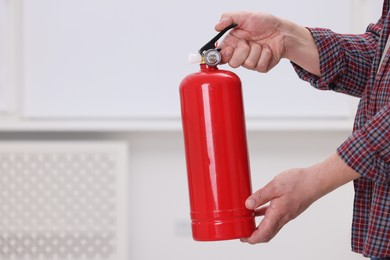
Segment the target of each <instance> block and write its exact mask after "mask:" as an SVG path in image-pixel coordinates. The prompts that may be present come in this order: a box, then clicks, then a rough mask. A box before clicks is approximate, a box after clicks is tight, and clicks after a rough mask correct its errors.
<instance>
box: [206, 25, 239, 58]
mask: <svg viewBox="0 0 390 260" xmlns="http://www.w3.org/2000/svg"><path fill="white" fill-rule="evenodd" d="M236 26H237V24H236V23H232V24H231V25H229V26H228V27H226V28H225V29H223V30H222V31H220V32H219V33H218V34H217V35H216V36H214V38H212V39H211V40H210V41H209V42H208V43H206V44H205V45H204V46H203V47H202V48H200V49H199V54H200V55H202V54H203V52H205V51H207V50H210V49H215V48H216V43H217V41H218V40H219V38H221V37H222V36H223V35H224V34H225V33H226V32H227V31H229V30H230V29H233V28H234V27H236Z"/></svg>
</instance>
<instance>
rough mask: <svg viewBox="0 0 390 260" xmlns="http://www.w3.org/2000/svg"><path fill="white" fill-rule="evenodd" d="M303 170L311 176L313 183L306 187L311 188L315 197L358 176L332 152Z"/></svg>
mask: <svg viewBox="0 0 390 260" xmlns="http://www.w3.org/2000/svg"><path fill="white" fill-rule="evenodd" d="M304 171H306V172H307V174H311V176H312V178H313V179H312V182H313V185H312V186H311V187H308V189H313V190H312V191H311V192H313V194H316V196H317V199H318V198H320V197H322V196H324V195H326V194H327V193H329V192H331V191H333V190H335V189H336V188H338V187H340V186H342V185H344V184H346V183H348V182H350V181H352V180H355V179H357V178H359V177H360V175H359V174H358V173H357V172H356V171H354V170H353V169H352V168H350V167H349V166H348V165H347V164H346V163H345V162H344V161H343V160H342V159H341V158H340V156H339V155H338V154H334V155H332V156H330V157H329V158H328V159H326V160H325V161H323V162H320V163H317V164H315V165H313V166H311V167H308V168H305V169H304Z"/></svg>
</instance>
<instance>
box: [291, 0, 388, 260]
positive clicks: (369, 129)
mask: <svg viewBox="0 0 390 260" xmlns="http://www.w3.org/2000/svg"><path fill="white" fill-rule="evenodd" d="M389 7H390V0H385V1H384V6H383V13H382V17H381V19H380V20H379V21H378V23H377V24H371V25H369V26H368V28H367V31H366V33H364V34H360V35H349V34H337V33H334V32H332V31H331V30H328V29H323V28H308V29H309V30H310V31H311V33H312V35H313V37H314V40H315V42H316V44H317V47H318V50H319V54H320V67H321V75H322V76H321V77H320V78H319V77H316V76H314V75H312V74H310V73H309V72H307V71H305V70H303V69H302V68H299V67H298V66H297V65H295V64H293V65H294V68H295V69H296V71H297V73H298V75H299V77H300V78H302V79H303V80H306V81H308V82H310V83H311V85H313V86H314V87H316V88H318V89H322V90H334V91H337V92H341V93H344V94H348V95H352V96H356V97H360V98H361V99H360V103H359V107H358V111H357V114H356V118H355V124H354V129H353V133H352V135H351V136H350V137H349V138H348V139H347V140H346V141H345V142H344V143H343V144H342V145H341V146H340V147H339V148H338V149H337V152H338V154H339V155H340V157H341V158H342V159H343V160H344V161H345V162H346V163H347V164H348V165H349V166H350V167H352V168H353V169H354V170H355V171H356V172H358V173H359V174H361V176H362V177H361V178H359V179H357V180H356V181H355V182H354V187H355V202H354V212H353V214H354V215H353V224H352V250H353V251H355V252H358V253H362V254H363V255H365V256H373V257H385V256H390V51H389V52H388V53H387V54H386V56H385V58H384V60H383V63H382V66H381V67H380V68H379V64H380V60H381V57H382V54H383V51H384V49H385V45H386V42H387V40H388V38H389V35H390V12H389ZM389 40H390V39H389Z"/></svg>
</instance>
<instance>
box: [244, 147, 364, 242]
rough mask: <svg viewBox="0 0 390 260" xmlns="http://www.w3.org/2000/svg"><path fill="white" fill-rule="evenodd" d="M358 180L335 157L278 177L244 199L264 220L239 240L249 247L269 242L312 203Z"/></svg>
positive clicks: (289, 171) (355, 174)
mask: <svg viewBox="0 0 390 260" xmlns="http://www.w3.org/2000/svg"><path fill="white" fill-rule="evenodd" d="M358 177H360V175H359V174H358V173H356V172H355V171H354V170H352V169H351V168H350V167H349V166H347V165H346V164H345V163H344V162H343V161H342V160H341V158H340V157H339V156H338V155H337V154H335V155H333V156H331V157H330V158H329V159H327V160H325V161H323V162H321V163H318V164H316V165H313V166H311V167H308V168H301V169H291V170H287V171H285V172H283V173H281V174H279V175H278V176H276V177H275V178H274V179H273V180H272V181H271V182H269V183H268V184H267V185H266V186H265V187H264V188H262V189H260V190H258V191H256V192H255V193H254V194H252V195H251V196H250V197H249V198H248V199H247V200H246V202H245V206H246V207H247V208H248V209H250V210H255V214H256V216H264V218H263V219H262V221H261V222H260V224H259V226H258V228H257V229H256V230H255V231H254V232H253V234H252V235H251V236H250V237H248V238H243V239H241V241H243V242H247V243H250V244H256V243H264V242H269V241H270V240H271V239H272V238H273V237H274V236H275V235H276V234H277V233H278V232H279V231H280V229H281V228H282V227H283V226H284V225H285V224H287V223H288V222H289V221H290V220H292V219H294V218H296V217H297V216H298V215H300V214H301V213H302V212H303V211H305V210H306V209H307V208H308V207H309V206H310V205H311V204H312V203H313V202H314V201H316V200H317V199H319V198H320V197H322V196H324V195H325V194H327V193H329V192H331V191H332V190H334V189H336V188H337V187H340V186H342V185H343V184H345V183H347V182H349V181H352V180H354V179H357V178H358ZM267 203H269V204H267ZM266 204H267V205H266Z"/></svg>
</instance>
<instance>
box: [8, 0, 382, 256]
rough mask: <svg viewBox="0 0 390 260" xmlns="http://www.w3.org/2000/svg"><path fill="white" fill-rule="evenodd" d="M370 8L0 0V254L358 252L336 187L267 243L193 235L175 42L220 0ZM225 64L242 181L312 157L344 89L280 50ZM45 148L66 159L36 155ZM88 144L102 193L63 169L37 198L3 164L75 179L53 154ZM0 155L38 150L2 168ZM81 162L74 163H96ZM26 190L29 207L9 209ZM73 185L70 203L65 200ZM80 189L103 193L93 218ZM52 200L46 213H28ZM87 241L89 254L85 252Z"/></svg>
mask: <svg viewBox="0 0 390 260" xmlns="http://www.w3.org/2000/svg"><path fill="white" fill-rule="evenodd" d="M381 7H382V1H380V0H345V1H341V2H340V1H337V0H326V1H325V0H318V1H313V0H295V1H263V0H260V1H249V0H241V1H230V0H229V1H221V2H218V1H217V2H210V1H205V0H199V1H196V2H191V1H190V2H185V1H178V0H168V1H163V2H161V1H151V2H137V1H129V0H110V1H108V0H77V1H76V0H67V1H64V0H35V1H23V0H0V147H3V149H1V151H0V169H2V172H3V174H2V173H0V190H3V191H4V192H0V204H3V205H7V206H3V207H2V208H1V209H0V210H1V212H2V214H1V216H2V217H0V218H2V219H3V221H0V259H8V258H12V257H14V258H20V259H30V258H31V256H34V257H37V256H38V257H41V258H42V259H56V258H57V259H65V258H66V259H85V258H87V259H88V258H91V259H118V260H120V259H134V260H149V259H200V258H202V259H221V258H224V259H237V258H241V259H249V258H258V259H285V258H289V259H318V260H320V259H324V260H325V259H326V260H328V259H362V257H361V256H359V255H356V254H354V253H352V252H351V250H350V226H351V219H352V201H353V187H352V184H348V185H346V186H344V187H342V188H340V189H338V190H337V191H335V192H333V193H332V194H329V195H327V196H326V197H324V198H322V199H321V200H320V201H318V202H317V203H315V204H314V205H313V206H312V207H311V208H309V209H308V210H307V211H306V212H305V213H304V214H302V216H300V217H299V218H298V219H296V220H294V221H292V222H291V223H289V224H288V225H287V226H286V227H285V228H284V229H283V230H282V231H281V232H280V233H279V234H278V236H277V237H276V238H275V239H274V240H272V241H271V242H270V243H268V244H262V245H255V246H250V245H247V244H242V243H240V242H239V241H224V242H212V243H200V242H195V241H193V240H192V238H191V229H190V217H189V202H188V192H187V180H186V169H185V159H184V145H183V140H182V131H181V122H180V103H179V84H180V81H181V80H182V79H183V78H184V77H185V76H186V75H188V74H190V73H193V72H196V71H197V70H198V66H197V65H189V64H187V60H186V59H187V55H188V53H195V52H197V50H198V49H199V48H200V47H202V46H203V45H204V44H205V43H206V42H207V41H209V40H210V39H211V38H212V37H213V36H214V35H215V34H216V32H215V31H214V25H215V24H216V22H217V21H218V20H219V18H220V16H221V14H222V13H224V12H227V11H241V10H251V11H264V12H270V13H273V14H275V15H277V16H281V17H284V18H286V19H290V20H293V21H295V22H297V23H299V24H301V25H304V26H308V27H326V28H331V29H332V30H333V31H335V32H340V33H363V32H364V31H365V28H366V26H367V25H368V24H369V23H375V22H376V21H377V19H378V18H379V16H380V13H381ZM221 68H224V69H230V68H229V67H228V66H227V65H223V66H221ZM232 70H233V69H232ZM233 71H234V72H235V73H236V74H237V75H238V76H239V77H240V78H241V80H242V83H243V91H244V102H245V111H246V118H247V130H248V145H249V154H250V160H251V172H252V184H253V190H257V189H258V188H260V187H262V186H263V185H265V184H266V183H267V182H268V181H269V180H271V179H272V177H273V176H275V175H276V174H278V173H280V172H281V171H283V170H285V169H288V168H292V167H305V166H309V165H311V164H313V163H316V162H319V161H321V160H323V159H325V158H326V157H327V156H329V155H330V154H332V153H334V151H335V149H336V148H337V147H338V146H339V145H340V144H341V143H342V142H343V141H344V140H345V139H346V138H347V137H348V135H349V134H350V132H351V129H352V122H353V117H354V113H355V111H356V105H357V102H358V100H356V99H355V98H351V97H346V96H342V95H340V94H336V93H331V92H326V91H318V90H314V89H313V88H311V87H310V86H309V85H308V84H307V83H305V82H302V81H300V80H299V79H298V77H297V76H296V75H295V73H294V71H293V69H292V67H291V65H290V64H289V62H288V61H282V62H281V64H280V65H279V66H278V67H277V68H275V69H274V70H273V71H271V72H270V73H267V74H260V73H256V72H253V71H246V70H244V69H234V70H233ZM69 144H70V146H69ZM91 144H93V145H92V147H93V149H92V148H91ZM94 145H97V146H94ZM112 146H115V147H116V148H115V149H113V148H112ZM43 147H50V149H44V151H45V152H41V150H40V149H43ZM118 151H119V152H118ZM89 153H92V155H91V156H89ZM53 154H54V155H55V156H54V157H55V158H57V157H56V156H57V155H58V154H59V155H63V154H65V155H66V156H64V157H61V156H60V158H63V161H61V160H62V159H61V160H60V161H61V162H62V163H58V164H54V165H52V166H51V167H52V168H48V166H47V164H48V163H47V164H45V160H52V155H53ZM86 155H88V156H86ZM122 155H124V156H122ZM18 156H19V157H18ZM20 156H21V157H20ZM26 156H27V157H26ZM96 156H97V157H98V158H100V157H99V156H102V158H103V159H104V158H106V159H107V160H108V162H107V165H108V166H107V165H106V166H101V168H102V167H103V169H106V168H104V167H108V168H109V169H111V170H112V171H107V172H109V174H107V176H106V177H107V178H106V177H104V174H103V173H102V174H103V177H104V178H103V177H102V178H101V179H99V180H100V182H99V183H100V184H99V185H101V186H102V187H101V189H103V190H105V193H104V194H105V195H104V196H105V197H104V196H103V197H102V196H100V195H99V194H101V192H100V188H96V189H93V191H94V192H95V193H91V194H90V193H88V188H85V187H84V188H83V187H82V186H80V190H78V188H77V187H79V186H77V185H74V187H73V189H71V188H69V189H68V188H66V187H65V186H66V183H67V179H65V180H64V181H63V182H58V186H59V189H61V187H62V186H64V187H65V188H64V189H63V190H64V192H65V194H64V195H63V196H62V197H59V199H58V200H53V199H52V198H53V196H49V195H48V196H42V197H40V195H39V194H41V192H42V191H44V190H45V189H46V187H47V188H49V187H50V186H51V185H50V181H48V183H46V184H44V185H34V184H33V185H31V187H30V186H29V187H30V188H29V189H27V188H23V187H25V186H26V184H25V182H27V181H26V180H27V179H28V180H29V181H30V180H31V179H30V178H27V177H26V178H27V179H26V178H25V179H24V178H19V177H17V176H18V172H19V171H22V170H23V167H28V168H29V171H28V172H29V173H28V174H32V175H28V174H26V176H33V175H34V174H35V173H36V172H38V171H40V172H41V173H42V172H44V173H45V174H47V175H50V174H53V172H58V171H60V172H66V174H68V175H69V176H73V177H75V176H76V177H77V176H78V174H79V172H78V171H73V172H69V171H67V170H66V169H67V166H66V165H71V167H75V168H80V167H81V166H80V165H84V164H83V163H80V162H86V161H88V160H89V159H88V158H94V159H93V160H92V159H91V162H96ZM10 158H11V159H10ZM15 158H17V159H18V158H19V159H18V160H27V159H23V158H36V162H38V163H31V161H30V159H28V160H27V161H29V164H28V166H23V167H22V166H18V167H19V168H18V167H16V166H15V167H16V168H12V167H10V165H9V162H13V163H15V165H16V162H17V161H18V160H16V159H15ZM20 158H22V159H20ZM48 158H51V159H48ZM80 158H82V159H80ZM83 158H87V159H83ZM34 160H35V159H34ZM53 160H54V159H53ZM56 160H57V159H55V161H56ZM91 162H89V163H91ZM60 164H61V165H62V166H61V167H60V166H59V165H60ZM23 165H25V164H23ZM50 165H51V164H50ZM64 165H65V166H64ZM75 165H77V166H75ZM86 165H87V166H86V168H85V170H83V171H80V172H86V174H88V172H89V171H90V172H91V174H93V173H95V172H98V171H100V170H101V168H99V169H98V170H96V169H93V168H92V166H88V165H89V164H86ZM122 166H123V167H122ZM58 167H59V168H58ZM99 167H100V166H99ZM72 169H73V168H72ZM83 169H84V168H83ZM4 176H6V177H4ZM73 177H72V178H71V179H72V180H74V178H73ZM32 180H33V182H36V180H35V178H33V179H32ZM50 180H51V181H53V179H50ZM54 180H55V179H54ZM83 180H84V179H82V178H81V180H78V181H75V183H80V182H82V181H83ZM110 180H111V181H110ZM38 183H39V179H38ZM93 183H95V181H94V180H93V179H91V180H90V179H88V178H86V179H85V184H86V185H92V184H93ZM11 184H12V185H11ZM105 186H107V187H109V188H107V189H104V188H103V187H105ZM34 187H37V188H36V189H37V190H36V191H38V192H36V193H38V194H35V193H32V192H33V191H34ZM87 187H88V186H87ZM99 187H100V186H99ZM76 191H77V196H76V195H74V196H73V195H72V196H67V194H66V192H71V193H72V194H73V193H75V192H76ZM119 191H120V192H119ZM52 192H54V193H55V189H54V190H53V191H52ZM88 194H89V195H88ZM32 195H33V196H34V197H33V199H32V200H33V202H34V201H35V202H36V207H29V208H25V206H26V205H28V204H29V203H26V202H25V200H24V198H26V197H30V196H32ZM69 198H71V199H69ZM80 198H86V202H85V204H80V205H81V208H79V209H77V210H75V209H74V208H75V207H74V205H79V204H78V200H79V199H80ZM95 198H100V200H101V201H103V204H105V205H107V207H106V209H105V210H101V214H102V215H101V217H102V216H103V217H105V219H107V222H104V223H103V224H101V223H100V222H99V221H98V219H99V217H97V216H95V215H94V214H93V212H95V211H96V209H95V208H93V207H92V206H91V207H92V208H91V210H89V211H85V212H84V211H83V205H88V204H89V202H90V201H95ZM73 200H74V201H73ZM33 202H31V203H33ZM48 202H50V203H48ZM18 203H19V206H18ZM90 204H91V205H95V204H94V203H90ZM21 205H22V206H21ZM34 205H35V204H34ZM96 207H98V208H99V207H100V206H99V203H96ZM68 209H72V210H68ZM99 209H100V208H99ZM53 211H57V212H59V215H58V216H57V217H53V218H51V217H48V218H45V216H41V217H36V216H35V215H45V214H49V213H48V212H53ZM27 212H28V214H27ZM66 212H71V213H69V216H68V218H63V216H62V215H63V214H66ZM12 214H14V215H21V214H22V215H25V217H24V218H21V219H18V218H15V217H13V216H14V215H12ZM76 216H77V217H76ZM62 218H63V219H62ZM75 218H76V219H78V220H80V221H78V222H75V221H74V219H75ZM31 219H35V220H36V222H38V223H36V225H35V224H34V223H33V222H31ZM59 219H61V220H62V221H58V222H56V220H59ZM91 219H96V221H91ZM48 220H51V221H52V222H53V223H52V222H50V221H49V222H48ZM98 225H101V226H100V227H102V228H99V227H96V226H98ZM103 227H104V228H103ZM99 232H100V233H99ZM85 234H87V235H85ZM101 234H103V235H101ZM38 237H40V238H42V240H40V239H38ZM53 237H54V238H58V241H59V242H56V243H54V242H52V241H54V240H53ZM92 237H95V238H96V237H97V238H96V239H95V240H93V239H92ZM84 238H85V239H84ZM37 241H38V242H37ZM39 241H43V242H39ZM55 241H57V240H55ZM83 241H84V242H83ZM85 241H89V242H88V243H87V242H85ZM102 241H103V242H102ZM31 244H34V246H31ZM101 244H106V246H107V247H100V248H106V250H105V251H104V250H103V251H102V252H100V251H99V250H97V249H96V248H97V247H98V246H99V245H101ZM64 245H65V246H64ZM92 245H94V246H92ZM33 249H34V250H33ZM94 250H95V251H99V252H100V253H95V251H94Z"/></svg>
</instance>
